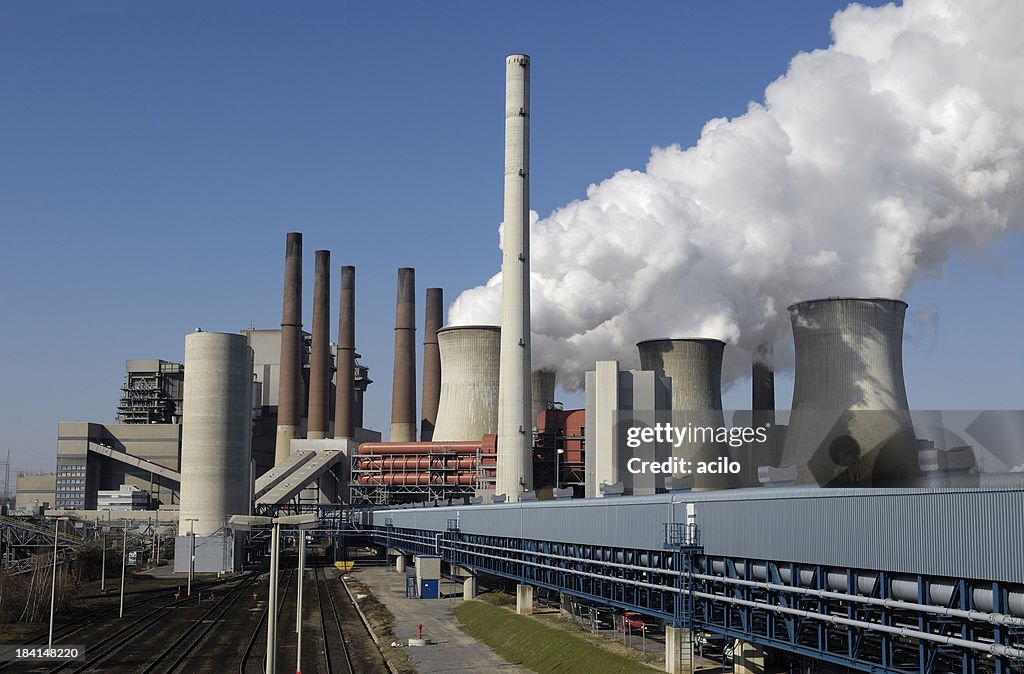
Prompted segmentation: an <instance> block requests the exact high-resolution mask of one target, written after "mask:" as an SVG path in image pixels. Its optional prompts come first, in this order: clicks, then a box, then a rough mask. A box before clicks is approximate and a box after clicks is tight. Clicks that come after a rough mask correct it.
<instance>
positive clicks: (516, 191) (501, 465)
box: [442, 54, 533, 501]
mask: <svg viewBox="0 0 1024 674" xmlns="http://www.w3.org/2000/svg"><path fill="white" fill-rule="evenodd" d="M502 241H503V246H502V248H503V255H502V262H501V301H502V304H501V360H500V364H499V390H498V466H497V476H496V484H495V491H496V492H497V493H499V494H505V495H507V496H508V500H509V501H518V500H519V494H520V493H521V492H524V491H532V490H533V451H532V450H533V447H532V445H533V433H532V430H533V424H532V423H530V421H529V419H530V408H531V403H530V57H529V56H526V55H525V54H512V55H511V56H509V57H508V58H506V59H505V219H504V229H503V234H502ZM442 376H443V375H442Z"/></svg>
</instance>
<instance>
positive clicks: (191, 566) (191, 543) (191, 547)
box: [187, 517, 199, 597]
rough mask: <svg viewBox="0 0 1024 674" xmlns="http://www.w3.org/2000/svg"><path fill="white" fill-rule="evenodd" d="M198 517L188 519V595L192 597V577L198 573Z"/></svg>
mask: <svg viewBox="0 0 1024 674" xmlns="http://www.w3.org/2000/svg"><path fill="white" fill-rule="evenodd" d="M198 519H199V518H198V517H189V518H188V594H187V596H189V597H191V596H192V576H194V575H195V572H196V533H195V529H194V525H195V523H196V521H197V520H198Z"/></svg>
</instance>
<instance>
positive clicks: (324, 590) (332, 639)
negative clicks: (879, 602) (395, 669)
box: [313, 566, 356, 674]
mask: <svg viewBox="0 0 1024 674" xmlns="http://www.w3.org/2000/svg"><path fill="white" fill-rule="evenodd" d="M313 578H314V579H315V580H316V599H317V604H318V605H319V607H320V628H321V632H322V635H323V646H324V647H323V650H322V651H321V653H322V655H323V659H324V667H325V669H324V670H323V671H324V672H326V674H335V673H338V674H355V672H356V670H355V669H354V668H353V666H352V657H351V656H350V655H349V652H348V644H347V643H345V631H344V629H343V628H342V621H341V618H340V617H339V616H338V606H337V604H336V603H335V601H334V593H333V592H332V591H331V586H330V580H329V579H328V578H327V573H326V572H325V571H324V570H323V568H322V567H319V566H318V567H314V569H313ZM325 595H326V597H327V599H326V601H325V600H324V596H325Z"/></svg>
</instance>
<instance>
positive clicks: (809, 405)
mask: <svg viewBox="0 0 1024 674" xmlns="http://www.w3.org/2000/svg"><path fill="white" fill-rule="evenodd" d="M906 310H907V303H906V302H903V301H901V300H892V299H879V298H871V299H859V298H829V299H823V300H811V301H808V302H800V303H798V304H794V305H793V306H791V307H789V312H790V318H791V321H792V325H793V340H794V345H795V347H796V372H795V375H794V381H793V407H792V410H793V413H792V416H791V417H790V424H789V431H788V432H787V434H786V443H785V448H784V450H783V456H782V463H783V464H785V465H795V466H796V468H797V481H798V482H802V483H814V484H819V485H829V486H840V485H856V486H881V485H888V484H894V483H898V481H899V480H901V479H903V478H909V477H915V476H917V475H918V474H919V470H918V466H917V443H916V440H915V434H914V427H913V424H912V422H911V420H910V413H909V411H908V409H909V405H908V404H907V390H906V386H905V384H904V381H903V319H904V316H905V314H906Z"/></svg>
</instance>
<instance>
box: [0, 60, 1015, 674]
mask: <svg viewBox="0 0 1024 674" xmlns="http://www.w3.org/2000/svg"><path fill="white" fill-rule="evenodd" d="M530 67H531V62H530V58H529V57H528V56H526V55H523V54H513V55H510V56H508V57H507V59H506V61H505V117H504V122H505V126H504V176H503V177H504V194H503V196H504V202H503V216H504V219H503V230H502V237H503V252H502V266H501V284H502V289H501V298H502V305H501V314H500V315H501V324H500V325H450V324H449V325H445V324H444V321H445V311H444V305H443V290H442V289H441V288H439V287H429V288H427V289H426V293H425V302H424V303H423V306H424V313H423V324H422V325H423V342H422V382H421V383H422V388H421V389H420V396H421V399H420V406H419V413H417V388H416V372H417V350H416V325H417V318H418V316H417V313H416V311H417V309H416V306H417V305H416V281H415V278H416V269H414V268H413V267H401V268H398V269H397V276H396V277H393V278H396V285H395V294H394V295H393V297H394V298H395V322H394V366H393V371H392V373H391V374H392V388H391V392H390V393H391V409H390V412H391V416H390V427H389V428H388V429H387V431H388V437H387V439H385V438H383V437H382V434H381V433H380V432H378V431H375V430H373V429H369V428H365V427H364V398H365V396H366V395H368V393H367V391H368V387H369V385H370V384H371V383H372V380H371V379H370V377H369V368H368V367H367V366H366V365H363V364H362V362H361V356H360V355H359V353H358V352H357V337H358V334H357V324H356V299H357V296H356V280H355V279H356V267H355V266H352V265H345V266H341V267H340V274H339V279H340V283H339V286H338V291H339V292H338V300H337V302H338V304H337V306H338V333H337V342H336V344H334V345H332V342H331V323H332V319H331V316H332V310H333V309H332V307H333V305H332V300H331V297H332V293H331V282H332V281H331V264H332V262H331V257H332V256H331V252H330V251H329V250H326V249H321V250H317V251H316V252H315V254H314V264H313V298H312V299H313V302H312V308H313V311H312V325H311V332H310V333H306V332H304V331H303V323H302V301H303V296H302V287H303V278H302V274H303V271H302V270H303V248H302V244H303V235H302V234H301V233H299V232H289V233H287V234H286V236H285V259H284V265H283V298H282V306H281V309H282V319H281V324H280V328H279V329H277V328H274V329H257V328H255V327H250V328H249V329H246V330H241V331H239V332H238V333H236V334H227V333H218V332H204V331H201V330H197V331H196V332H192V333H189V334H188V335H186V336H185V342H184V359H183V363H172V362H169V361H161V360H151V361H128V364H127V365H126V370H127V374H126V377H125V384H124V390H123V391H122V394H123V397H122V398H121V400H120V402H119V404H118V408H117V418H118V420H119V422H120V423H118V424H107V425H104V424H96V423H62V424H61V425H60V427H59V429H58V447H57V462H56V466H57V469H56V473H55V476H56V477H55V483H54V492H53V500H52V505H53V506H55V507H56V508H57V510H51V512H50V514H52V515H55V516H61V517H70V518H77V519H79V520H80V521H82V522H85V523H88V522H95V526H96V528H97V529H99V527H100V524H99V518H100V517H101V513H102V512H104V509H103V508H101V507H100V500H99V495H98V492H99V491H101V490H102V491H112V490H119V489H123V490H124V494H126V496H124V497H123V498H122V500H124V501H126V502H130V503H131V504H136V505H132V506H131V507H130V508H129V509H131V508H135V507H137V508H138V509H139V510H146V511H147V512H152V513H154V514H156V515H157V517H158V519H160V521H162V522H164V523H165V525H167V526H171V527H174V532H173V540H174V557H175V561H174V571H175V572H176V573H179V574H184V573H188V574H189V576H188V578H189V580H188V581H187V582H188V587H189V591H190V592H191V583H192V576H193V574H194V573H216V574H218V575H222V574H227V575H231V574H235V573H237V572H239V571H240V570H241V569H242V568H243V567H245V566H246V565H258V564H262V563H263V561H264V557H265V556H270V557H271V558H272V559H273V560H274V561H273V562H271V566H270V567H269V568H270V569H271V571H270V574H269V575H270V576H272V577H273V580H272V581H271V583H272V584H271V587H273V588H274V589H273V590H271V591H270V592H274V593H276V592H277V585H276V583H277V582H278V581H277V577H278V575H279V569H278V567H277V566H275V565H276V564H277V563H278V559H277V556H278V553H279V550H280V549H281V545H282V544H281V536H282V535H284V536H286V537H288V538H291V539H292V540H293V541H294V543H293V547H294V552H295V555H296V558H297V559H300V558H301V559H304V558H303V557H301V555H304V554H305V552H304V551H305V549H306V547H305V546H306V545H307V542H308V543H310V544H314V543H316V544H317V545H320V546H321V547H322V548H323V549H324V550H328V549H329V550H331V552H332V554H334V556H335V560H336V561H338V562H341V563H342V566H339V567H338V568H339V569H343V571H344V572H345V573H347V572H349V571H350V570H351V568H352V567H351V565H349V566H344V565H345V564H346V563H347V562H349V561H352V560H350V559H349V557H348V554H349V552H352V551H355V552H353V554H354V555H358V554H364V553H365V554H373V555H375V559H378V560H381V561H383V562H384V563H387V564H393V565H394V568H396V569H398V570H399V571H401V572H402V573H403V574H404V573H405V567H406V563H407V562H408V561H409V560H410V558H413V566H414V567H415V568H416V569H417V571H416V573H415V574H413V573H410V574H409V577H408V578H407V579H406V581H405V582H406V586H405V588H406V594H407V595H409V594H410V593H411V595H412V596H416V597H419V598H421V599H426V598H427V597H426V596H424V593H423V589H422V588H423V587H431V586H430V585H429V581H434V580H436V577H429V578H424V577H423V574H424V573H427V571H425V570H426V569H428V568H433V567H434V566H437V567H438V571H437V573H438V575H439V574H440V573H441V570H443V571H444V572H446V573H448V574H449V575H451V576H452V577H453V578H459V579H460V581H463V582H465V585H464V586H463V587H464V592H465V595H464V596H465V597H466V598H467V599H468V598H472V596H473V595H474V594H475V592H476V588H477V583H478V582H480V581H486V582H488V583H491V584H493V586H495V587H500V586H508V587H509V588H511V586H512V585H515V586H516V587H515V590H516V599H517V602H516V612H517V613H519V614H521V615H529V614H531V613H532V607H533V597H534V591H535V590H536V591H537V592H538V593H541V592H543V594H545V595H546V596H547V597H549V598H551V601H552V602H557V603H558V604H557V605H558V606H560V607H562V609H564V608H565V606H566V605H567V604H569V603H574V604H575V605H578V604H583V605H586V606H587V607H589V608H588V610H589V609H592V613H589V614H588V616H591V617H588V621H590V620H591V619H592V617H594V616H599V615H600V612H601V611H602V610H615V611H617V612H618V615H620V616H622V617H623V621H622V623H621V624H622V627H621V628H620V631H621V633H622V634H621V635H620V638H622V639H625V638H626V636H625V635H626V633H627V632H629V628H628V627H627V626H626V625H627V623H626V621H625V618H624V616H625V615H626V614H631V615H640V616H643V617H644V619H645V620H646V621H647V623H646V624H644V623H641V624H642V625H643V629H642V631H641V632H640V637H641V638H642V639H645V640H646V639H647V638H648V628H647V626H648V625H655V624H656V625H657V626H658V628H659V629H660V628H663V634H664V638H663V640H662V641H661V642H659V643H663V648H664V650H665V671H668V672H682V671H695V670H694V669H693V668H694V667H696V664H695V663H696V658H697V655H696V654H697V652H698V651H703V646H704V645H706V644H708V643H711V642H716V643H721V644H728V651H729V658H730V659H731V661H732V671H734V672H737V673H741V672H742V673H748V672H768V671H773V672H774V671H779V672H782V671H801V672H810V671H829V672H831V671H847V670H851V671H852V670H855V671H864V672H885V673H890V674H905V673H909V672H920V673H926V672H934V673H936V674H939V673H943V672H954V671H963V672H972V673H977V672H985V673H988V672H991V673H992V674H1009V673H1010V672H1015V671H1016V672H1019V671H1021V670H1020V663H1021V662H1024V563H1022V561H1021V559H1022V557H1021V554H1022V551H1024V530H1022V527H1021V526H1019V521H1020V519H1021V517H1024V473H1020V472H1011V471H1010V470H1008V468H1009V462H1003V463H1005V464H1006V466H1005V467H1006V468H1007V470H1003V469H1002V468H1003V466H1002V464H1000V465H996V464H997V463H998V462H996V461H995V460H994V459H995V458H996V457H997V456H999V455H1000V454H999V452H1000V451H1004V449H1005V448H1004V445H1002V444H999V442H998V441H993V442H992V443H991V444H989V445H986V444H985V442H984V441H983V440H977V442H976V443H974V444H962V445H961V444H957V445H956V446H947V445H946V444H943V445H942V446H940V447H936V445H935V441H936V439H937V438H935V437H930V436H928V435H927V433H928V432H929V431H926V430H925V428H915V420H914V417H913V411H912V409H911V407H910V405H909V401H908V398H907V387H906V384H905V382H904V372H903V351H902V349H903V337H904V335H903V325H904V318H905V314H906V310H907V306H908V305H907V303H906V302H904V301H902V300H899V299H890V298H857V297H829V298H825V299H811V300H806V299H804V298H799V297H794V298H792V299H793V301H794V303H793V304H792V306H790V307H789V313H790V321H791V329H792V337H793V339H792V347H793V354H794V357H795V373H794V388H793V398H792V404H791V408H790V409H791V412H790V413H789V414H787V412H786V410H784V409H777V408H776V389H775V372H776V357H775V356H776V351H778V352H779V353H783V352H784V351H783V350H788V348H789V346H790V344H789V343H788V342H786V343H782V342H775V341H774V340H773V339H772V338H768V337H764V339H763V340H762V341H761V342H760V343H759V345H758V346H757V347H756V349H754V353H753V358H752V359H746V358H745V360H744V361H743V367H744V368H747V367H748V366H749V368H750V374H751V409H750V410H749V411H746V410H744V411H743V412H745V413H747V414H746V416H741V415H739V414H737V415H727V411H726V410H723V403H722V377H723V374H722V373H723V362H724V359H725V358H726V354H727V349H729V351H728V353H736V352H738V349H737V344H736V343H735V340H733V341H732V342H730V343H729V344H727V343H726V342H725V341H721V340H719V339H715V338H711V337H710V336H708V335H697V336H689V337H687V336H682V337H680V336H673V337H667V338H656V336H652V338H650V339H644V340H642V341H639V342H638V343H636V349H637V352H636V353H635V355H636V356H638V359H637V360H638V362H639V369H630V366H629V365H628V363H625V362H624V363H620V362H619V361H618V360H614V359H612V356H613V354H609V357H608V359H604V360H596V361H594V362H593V363H588V365H587V368H586V372H585V374H582V373H581V374H582V377H583V381H584V387H583V388H584V391H583V392H584V396H585V400H586V403H585V407H584V408H583V409H563V406H562V404H561V403H559V402H558V400H557V398H558V391H559V388H558V386H556V380H557V378H558V377H560V376H565V374H566V372H565V370H564V369H563V370H562V371H561V372H559V370H558V369H556V368H555V367H541V368H538V369H536V370H534V369H533V364H534V363H544V362H547V361H544V360H543V359H542V358H540V357H538V358H534V355H535V354H533V353H532V349H533V344H534V341H533V340H532V333H531V314H530V310H531V302H530V264H531V258H530V221H529V220H530V114H531V104H530ZM346 254H349V253H348V249H346ZM353 256H355V254H353ZM424 271H426V270H424V269H421V279H422V278H423V273H422V272H424ZM390 273H391V272H390V271H388V274H389V275H390ZM427 276H429V274H427ZM361 278H362V277H361ZM371 278H372V277H371ZM426 280H427V282H428V283H430V282H431V280H430V279H429V278H427V279H426ZM364 283H365V282H364V281H361V282H360V291H362V290H364V288H363V285H364ZM386 285H387V290H386V292H387V294H388V299H387V301H386V307H387V311H388V312H390V307H391V304H390V302H391V300H390V297H392V295H391V294H390V293H391V286H390V281H389V282H387V284H386ZM377 291H378V292H376V293H375V295H376V296H381V295H383V294H384V291H381V290H380V289H377ZM752 292H753V290H752ZM274 306H276V302H275V303H274ZM360 306H361V307H362V306H363V305H362V304H361V305H360ZM681 310H682V309H681ZM275 311H276V309H275ZM361 312H362V309H361ZM360 315H361V316H363V315H365V314H364V313H361V314H360ZM360 320H364V319H360ZM538 325H539V323H538ZM388 328H389V329H390V322H389V323H388ZM758 337H759V338H760V337H761V336H760V335H759V336H758ZM631 343H632V340H630V341H629V342H627V346H628V347H629V349H630V350H631V349H632V346H631ZM744 353H747V352H744ZM548 358H551V355H550V354H548ZM559 362H560V361H559ZM634 362H635V361H634ZM782 362H786V361H782ZM559 368H561V365H559ZM570 374H571V373H570ZM563 388H564V384H563ZM981 419H982V418H981V417H979V420H977V421H976V423H975V426H974V428H975V429H977V428H978V427H979V426H978V425H979V424H984V423H985V422H984V421H983V420H981ZM949 435H953V434H949ZM964 435H968V434H967V433H966V432H965V433H964ZM982 435H983V433H981V432H980V431H979V432H977V433H975V434H974V435H971V436H970V437H975V438H979V437H982ZM956 437H958V438H959V437H960V436H956ZM1000 437H1002V436H1000ZM943 442H945V438H943ZM156 447H159V448H160V450H159V452H156V451H155V450H154V448H156ZM965 457H968V458H966V459H965ZM978 457H987V458H988V459H989V461H988V462H987V463H986V462H985V461H982V460H979V458H978ZM989 467H994V468H995V469H992V470H989V469H988V468H989ZM137 492H138V493H137ZM110 498H113V497H110ZM43 510H46V509H45V508H44V509H43ZM106 514H107V516H108V517H109V515H110V510H109V508H107V509H106ZM133 515H134V516H137V517H143V515H139V514H137V513H133ZM129 517H130V516H129V515H125V524H124V527H125V532H124V535H125V538H126V540H127V528H128V526H129V525H128V520H129ZM303 518H308V519H303ZM300 525H301V526H300ZM307 525H308V526H307ZM290 526H294V527H295V528H294V529H293V530H292V531H290V532H286V533H285V534H282V529H287V528H288V527H290ZM37 528H38V527H37ZM271 532H272V533H271ZM59 539H60V536H59V534H58V533H56V532H55V533H53V542H54V547H55V550H56V548H57V545H58V543H59ZM154 547H157V549H159V548H158V546H154ZM105 549H106V548H104V550H105ZM367 550H370V551H372V553H366V551H367ZM358 551H362V552H358ZM56 554H57V553H56V551H55V552H54V555H55V556H54V560H55V561H54V566H56ZM324 554H325V555H326V554H327V552H324ZM5 559H6V558H5ZM435 560H436V561H435ZM6 563H7V562H6V561H5V564H6ZM297 563H298V564H302V562H297ZM300 568H301V567H300ZM430 573H432V572H430ZM300 576H301V573H300ZM410 579H413V580H415V582H413V580H410ZM424 580H426V581H428V584H427V585H426V586H424V585H423V581H424ZM414 585H415V588H416V589H415V590H414V589H413V586H414ZM300 587H301V581H300ZM433 589H434V590H436V587H434V588H433ZM270 592H268V595H267V596H268V597H269V599H268V601H271V602H273V601H275V600H276V599H275V597H276V594H270ZM396 594H399V593H398V592H396ZM300 596H301V595H300ZM432 596H433V597H437V596H438V595H437V594H436V592H435V593H434V594H433V595H432ZM252 599H253V602H254V603H256V602H257V601H261V600H260V599H259V597H258V596H257V594H256V593H254V594H253V596H252ZM296 601H300V600H298V599H297V600H296ZM353 601H357V600H356V599H353ZM453 601H454V600H453ZM320 606H321V607H323V606H325V604H324V603H322V602H321V603H320ZM253 610H256V609H253ZM269 614H270V612H269V610H268V615H269ZM297 615H298V619H297V623H296V624H297V629H299V628H300V627H301V623H302V614H301V613H298V612H297ZM211 620H214V619H211ZM276 620H277V619H276V617H275V618H273V619H272V621H270V622H271V623H272V624H271V626H270V627H269V629H268V632H267V634H268V644H273V643H274V641H273V640H274V639H276V638H278V637H277V636H276V632H273V630H274V629H276V628H274V627H273V625H276ZM599 622H600V621H599V620H597V621H596V622H588V624H587V625H585V626H586V627H589V628H590V629H592V630H594V631H599V628H600V625H599V624H598V623H599ZM421 627H422V625H421ZM281 632H282V634H283V633H285V632H287V633H288V634H289V635H290V634H291V632H290V631H288V630H281ZM282 638H283V637H282ZM629 638H633V637H632V633H631V632H630V636H629ZM643 643H644V644H645V646H644V648H646V643H647V642H646V641H644V642H643ZM659 647H661V646H659ZM268 648H272V647H271V646H268ZM720 650H721V653H722V655H721V657H722V667H723V668H722V669H720V670H718V671H727V670H726V669H725V659H726V655H725V653H726V649H725V647H723V648H721V649H720ZM769 667H775V669H768V668H769ZM816 667H821V668H824V669H815V668H816ZM829 667H831V668H834V669H828V668H829ZM353 671H354V670H353Z"/></svg>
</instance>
